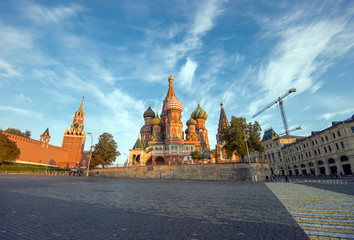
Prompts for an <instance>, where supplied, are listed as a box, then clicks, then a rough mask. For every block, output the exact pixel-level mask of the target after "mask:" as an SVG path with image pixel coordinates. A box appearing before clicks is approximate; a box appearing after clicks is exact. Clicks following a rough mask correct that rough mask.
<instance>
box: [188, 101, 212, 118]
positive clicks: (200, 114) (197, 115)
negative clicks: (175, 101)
mask: <svg viewBox="0 0 354 240" xmlns="http://www.w3.org/2000/svg"><path fill="white" fill-rule="evenodd" d="M192 117H193V118H194V119H198V118H202V119H205V120H207V118H208V114H207V113H206V112H205V111H204V110H203V109H202V108H201V107H200V105H199V101H198V107H197V108H196V109H195V110H194V112H193V113H192Z"/></svg>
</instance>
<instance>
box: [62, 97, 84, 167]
mask: <svg viewBox="0 0 354 240" xmlns="http://www.w3.org/2000/svg"><path fill="white" fill-rule="evenodd" d="M84 119H85V113H84V98H82V102H81V104H80V107H79V109H78V110H77V111H75V115H74V119H73V122H72V123H71V126H70V130H68V129H66V130H65V132H64V138H63V144H62V148H64V149H67V150H68V151H69V152H70V154H69V159H68V160H67V166H69V167H70V168H74V167H76V165H77V164H79V163H80V160H81V157H82V151H83V148H84V144H85V140H86V133H85V131H84ZM64 167H65V166H64Z"/></svg>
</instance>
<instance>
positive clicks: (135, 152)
mask: <svg viewBox="0 0 354 240" xmlns="http://www.w3.org/2000/svg"><path fill="white" fill-rule="evenodd" d="M173 81H174V79H173V77H172V76H171V75H170V77H169V78H168V82H169V88H168V92H167V95H166V98H165V99H164V101H163V107H162V111H161V115H160V116H159V115H158V114H156V113H155V112H154V111H153V110H152V109H151V106H149V107H148V109H147V110H146V111H145V112H144V114H143V117H144V121H145V124H144V125H143V126H142V127H141V129H140V136H139V137H138V139H137V140H136V142H135V144H134V147H133V148H132V149H130V150H129V165H130V166H131V165H140V166H145V165H155V164H181V163H188V162H191V161H192V159H191V156H190V153H191V152H193V151H198V152H200V153H201V154H202V155H203V156H204V157H205V158H210V146H209V138H208V130H207V129H206V127H205V121H206V120H207V118H208V114H207V113H206V112H205V111H204V110H203V109H202V108H201V107H200V105H199V102H198V106H197V108H196V109H195V110H194V111H193V112H192V114H191V116H190V118H189V120H188V121H187V122H186V125H187V129H186V130H185V131H183V123H182V111H183V106H182V104H181V103H180V102H179V100H178V99H177V97H176V93H175V91H174V88H173Z"/></svg>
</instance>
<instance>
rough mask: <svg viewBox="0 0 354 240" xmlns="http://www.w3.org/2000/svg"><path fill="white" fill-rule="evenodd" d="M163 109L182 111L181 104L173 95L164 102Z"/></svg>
mask: <svg viewBox="0 0 354 240" xmlns="http://www.w3.org/2000/svg"><path fill="white" fill-rule="evenodd" d="M164 110H165V111H168V110H179V111H181V112H182V111H183V106H182V104H181V103H180V102H179V101H178V99H177V98H176V97H175V96H172V97H171V98H170V99H168V100H167V102H166V103H165V109H164Z"/></svg>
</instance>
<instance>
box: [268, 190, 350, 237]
mask: <svg viewBox="0 0 354 240" xmlns="http://www.w3.org/2000/svg"><path fill="white" fill-rule="evenodd" d="M267 186H268V187H269V189H271V190H272V191H273V193H274V194H275V195H276V196H277V197H278V199H279V200H280V201H281V202H282V203H283V204H284V206H285V207H286V208H287V210H288V211H289V213H290V214H291V215H292V216H293V218H294V219H295V220H296V222H297V223H298V224H299V225H300V226H301V228H302V229H303V230H304V231H305V233H306V234H307V235H308V237H309V238H310V239H313V240H314V239H321V240H325V239H331V240H332V239H354V197H353V196H352V195H350V193H351V192H352V190H353V189H349V190H347V191H346V190H345V189H344V187H346V188H351V187H353V184H348V185H343V184H340V185H335V184H333V183H329V185H328V184H327V185H326V184H325V183H319V184H315V185H314V186H315V187H314V186H307V185H303V184H296V183H267ZM335 186H337V188H339V191H342V192H343V191H344V192H348V194H343V193H338V192H333V191H328V190H327V189H333V188H335ZM321 188H322V189H321Z"/></svg>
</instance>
